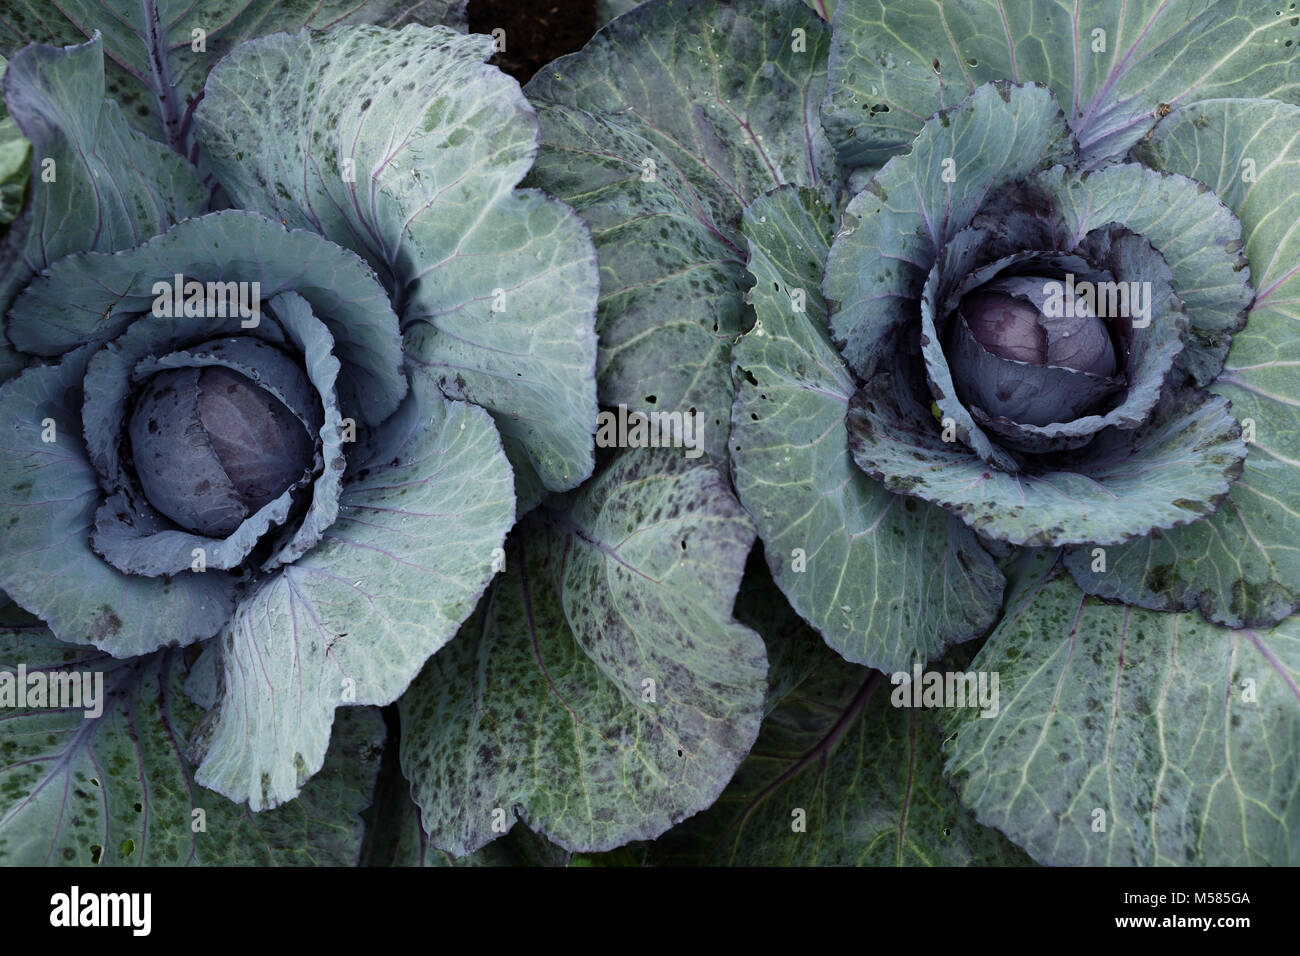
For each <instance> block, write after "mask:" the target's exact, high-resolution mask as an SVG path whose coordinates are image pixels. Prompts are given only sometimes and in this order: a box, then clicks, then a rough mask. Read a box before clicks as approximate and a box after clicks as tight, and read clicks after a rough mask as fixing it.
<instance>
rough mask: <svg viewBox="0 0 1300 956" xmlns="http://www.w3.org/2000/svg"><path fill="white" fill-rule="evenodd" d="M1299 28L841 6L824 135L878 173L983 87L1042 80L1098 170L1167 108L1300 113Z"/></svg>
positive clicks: (1162, 11)
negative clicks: (1207, 105)
mask: <svg viewBox="0 0 1300 956" xmlns="http://www.w3.org/2000/svg"><path fill="white" fill-rule="evenodd" d="M1295 19H1296V18H1295V8H1293V7H1292V8H1288V7H1286V6H1284V5H1283V4H1280V3H1279V4H1277V5H1274V4H1263V3H1259V2H1257V0H1192V2H1184V3H1170V2H1169V0H1078V2H1076V3H1073V4H1063V3H1061V2H1059V0H1016V2H1014V3H1009V2H1005V0H933V2H926V3H921V2H904V3H898V2H896V0H844V2H842V3H840V4H839V5H838V9H837V10H836V13H835V21H834V22H835V40H834V43H833V44H832V46H831V60H830V64H831V82H830V88H829V91H828V93H827V97H826V104H825V108H824V115H825V120H826V127H827V132H828V133H829V135H830V136H831V138H832V140H834V142H835V143H836V145H837V146H838V147H839V148H840V150H841V156H842V158H843V160H844V161H845V162H846V163H848V164H849V165H861V164H863V163H868V162H874V163H881V162H883V161H884V160H885V158H886V157H888V156H889V155H891V154H893V153H895V152H897V151H898V150H900V149H903V148H906V146H907V145H908V143H910V142H911V140H912V138H913V137H914V136H915V135H916V134H917V132H918V131H919V130H920V129H921V125H922V123H923V122H924V120H925V119H926V117H928V116H930V115H931V114H933V113H934V112H935V111H936V110H939V109H942V108H944V107H945V106H949V105H951V104H953V103H955V102H957V101H958V100H960V99H962V98H963V97H964V96H966V95H967V94H968V93H970V92H971V91H972V90H974V89H975V88H976V87H978V86H980V85H981V84H983V83H987V82H988V81H989V80H995V79H1003V78H1008V79H1011V80H1013V81H1014V82H1016V83H1020V82H1031V81H1037V82H1042V83H1046V84H1047V85H1048V86H1049V87H1050V88H1051V90H1052V92H1053V93H1055V94H1056V97H1057V99H1058V100H1060V102H1061V103H1062V104H1063V105H1064V106H1065V108H1066V110H1067V117H1066V118H1067V119H1068V121H1069V123H1070V128H1071V129H1073V130H1074V132H1075V135H1077V136H1078V138H1079V145H1080V149H1081V150H1082V153H1083V157H1084V159H1085V161H1086V162H1088V163H1089V164H1090V165H1095V164H1097V163H1100V162H1102V161H1104V160H1105V159H1106V158H1107V157H1113V156H1120V155H1122V154H1123V153H1124V152H1126V151H1127V150H1128V148H1129V147H1130V146H1132V145H1133V144H1134V143H1136V142H1137V141H1138V140H1139V139H1140V138H1141V136H1142V135H1143V134H1144V133H1145V132H1146V131H1147V130H1148V129H1150V128H1151V126H1152V125H1153V124H1154V123H1155V121H1156V116H1157V113H1156V110H1157V106H1158V105H1159V104H1161V103H1165V104H1173V105H1182V104H1186V103H1189V102H1191V101H1193V100H1200V99H1206V98H1209V97H1216V96H1270V97H1277V98H1279V99H1284V100H1287V101H1290V102H1296V101H1297V100H1298V99H1300V59H1297V57H1296V56H1295V47H1294V46H1293V45H1292V44H1293V43H1295V42H1300V30H1298V29H1297V28H1296V23H1294V22H1292V21H1293V20H1295Z"/></svg>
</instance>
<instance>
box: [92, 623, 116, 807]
mask: <svg viewBox="0 0 1300 956" xmlns="http://www.w3.org/2000/svg"><path fill="white" fill-rule="evenodd" d="M121 630H122V619H121V618H120V617H118V616H117V614H116V613H115V612H114V611H113V609H112V608H111V607H109V606H108V605H107V604H101V605H100V607H99V610H98V612H97V613H96V615H95V618H94V620H92V621H91V622H90V641H91V643H92V644H98V643H100V642H101V641H103V640H106V639H108V638H112V637H114V636H116V635H117V634H118V633H119V632H120V631H121ZM91 782H92V783H94V781H93V780H92V781H91Z"/></svg>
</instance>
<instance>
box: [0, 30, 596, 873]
mask: <svg viewBox="0 0 1300 956" xmlns="http://www.w3.org/2000/svg"><path fill="white" fill-rule="evenodd" d="M87 6H88V7H92V6H95V5H87ZM118 6H119V9H118V10H117V11H116V12H114V11H113V10H109V9H107V8H99V7H97V6H96V7H95V9H94V10H90V9H88V10H87V11H86V13H87V16H86V17H85V18H84V19H83V18H81V17H71V18H70V19H71V21H72V22H75V23H76V26H77V28H78V29H80V30H83V31H84V32H85V33H86V34H88V35H89V38H88V39H87V38H85V37H82V38H80V42H77V43H74V44H71V45H62V46H61V45H57V43H41V42H32V43H28V44H21V43H19V44H17V45H18V46H19V49H17V51H16V52H13V53H12V55H11V57H10V59H9V61H8V64H7V71H6V73H5V76H4V93H5V102H6V104H7V111H8V113H7V118H6V119H5V121H4V124H5V125H4V127H2V128H0V135H3V136H5V137H7V138H6V139H5V140H4V141H3V143H4V145H3V148H4V149H5V150H6V151H8V150H11V149H19V150H21V156H22V160H23V162H22V163H21V164H19V165H21V166H22V168H23V171H24V172H29V176H28V177H27V182H26V199H25V208H23V209H22V212H21V215H19V216H18V217H17V218H16V219H15V220H14V221H13V223H12V224H11V225H10V226H9V228H8V231H7V233H6V234H5V237H4V251H3V257H4V259H5V263H6V271H5V275H4V284H3V296H4V298H3V303H4V336H5V348H4V350H3V353H2V357H3V360H4V362H5V369H6V377H7V378H8V381H7V382H6V383H5V384H4V385H3V386H2V387H0V423H2V424H0V447H2V449H3V450H2V451H0V458H3V464H0V511H2V512H3V517H0V526H2V527H3V529H4V530H3V539H2V541H0V588H3V591H4V592H5V593H6V594H7V595H8V596H9V598H10V599H12V602H13V606H11V607H10V608H9V611H8V612H7V613H6V641H5V649H4V661H5V667H6V676H7V677H9V678H12V677H13V676H14V674H15V672H18V671H19V668H20V667H21V668H25V669H27V671H28V676H29V677H37V678H39V680H38V682H37V683H39V685H40V686H41V687H44V688H47V689H49V688H56V684H55V680H56V678H57V679H59V680H63V679H65V678H68V677H69V675H70V676H71V680H70V681H69V683H75V684H77V685H78V686H80V677H81V676H83V675H84V676H86V678H87V682H86V684H85V688H86V695H87V697H88V698H89V697H91V696H92V694H93V692H92V690H91V683H90V677H91V676H94V677H95V679H96V680H102V681H104V682H105V683H106V684H107V687H106V688H105V689H104V690H103V692H102V694H100V695H98V699H97V702H92V701H90V700H87V701H86V706H85V707H84V708H81V709H78V710H75V711H72V710H69V709H68V708H67V706H66V702H65V704H64V706H63V707H62V709H59V710H44V709H42V708H45V707H52V706H55V705H56V704H57V703H58V701H56V700H55V699H54V698H53V697H52V696H49V697H48V699H47V695H46V692H45V691H44V690H43V691H42V692H41V693H40V694H39V695H38V694H35V693H33V694H30V695H28V694H26V693H25V691H26V690H27V688H25V687H24V688H23V689H22V690H20V691H19V696H18V697H17V699H15V694H14V686H13V682H12V680H11V681H10V682H9V683H8V686H7V691H6V693H7V694H8V696H7V697H6V698H5V700H4V703H5V704H6V705H7V706H8V707H15V706H17V707H19V708H21V710H20V712H19V714H18V715H17V719H15V720H12V721H11V720H9V719H6V730H7V732H6V734H5V737H4V742H3V748H4V756H5V759H4V761H3V764H4V768H3V771H0V772H2V773H3V775H4V778H5V793H6V795H7V797H6V806H5V810H4V813H3V820H2V823H0V830H2V831H3V832H4V834H5V837H4V841H3V842H4V844H5V856H6V859H7V860H10V861H26V862H53V863H59V862H65V861H67V862H74V863H92V862H94V863H99V862H101V861H103V862H112V863H122V862H126V863H132V862H147V863H159V862H215V861H223V860H224V861H227V862H230V861H236V860H245V859H247V858H249V857H252V858H253V859H254V860H257V859H262V861H263V862H269V861H270V860H277V861H279V862H286V861H289V862H291V861H294V860H297V859H311V858H312V856H313V854H319V857H320V858H323V859H326V860H335V861H338V862H343V861H349V860H350V861H353V862H355V858H356V855H357V852H358V851H357V844H356V840H355V839H354V838H353V837H354V835H355V834H356V833H359V832H360V821H359V820H358V818H357V817H356V813H357V812H358V811H359V810H360V809H361V808H363V807H364V806H366V805H367V803H369V802H370V800H371V796H372V791H373V787H374V782H375V774H376V772H377V770H378V755H379V753H380V752H381V751H382V749H383V746H384V743H385V732H384V727H383V722H382V720H380V718H379V717H378V714H377V712H376V711H374V710H373V709H368V710H356V711H355V713H349V714H348V715H347V716H343V717H340V718H339V720H338V721H337V723H338V724H339V725H340V726H341V727H342V730H341V731H340V733H341V734H342V737H343V739H344V745H343V749H342V751H341V752H340V753H339V755H338V756H337V757H331V758H330V760H329V761H328V762H327V759H326V758H327V747H328V745H329V743H330V738H331V729H332V727H334V726H335V724H336V719H335V712H336V709H337V708H340V707H342V708H344V709H345V710H347V711H352V710H353V708H352V707H350V706H349V705H366V704H372V705H374V704H378V705H383V704H389V703H391V702H392V701H394V700H395V699H396V698H397V697H398V696H399V695H400V694H401V693H402V691H403V690H405V688H406V687H407V686H408V685H409V684H410V682H411V681H412V679H413V678H414V677H415V675H416V674H417V673H418V672H419V670H420V669H421V667H422V666H423V665H424V663H425V662H426V660H428V659H429V658H430V657H431V656H432V655H434V653H435V652H437V651H438V650H439V649H440V648H441V647H443V645H445V644H446V643H447V642H448V641H449V640H450V639H451V638H452V637H453V636H454V635H455V634H456V631H457V629H458V628H459V626H460V625H461V623H462V622H463V621H464V620H465V619H466V618H467V617H469V615H470V614H471V613H472V612H473V611H474V608H475V605H476V602H477V600H478V598H479V596H480V595H481V594H482V593H483V591H484V589H485V588H486V587H487V585H488V583H489V581H490V580H491V579H492V578H493V577H494V576H495V575H496V574H498V573H499V572H500V571H501V569H502V567H503V562H504V550H503V545H504V543H505V538H506V534H507V532H508V531H509V530H510V529H511V527H512V526H513V525H514V523H515V520H516V517H517V516H520V515H522V514H523V513H525V512H526V511H527V510H529V509H530V508H531V507H533V506H534V505H535V504H536V502H537V501H538V500H539V499H540V498H541V497H542V496H543V495H544V494H546V493H548V492H552V491H565V490H569V489H572V488H574V487H576V486H577V485H578V484H579V483H580V482H581V481H582V480H583V479H584V478H586V477H588V476H589V475H590V474H591V472H592V469H593V465H594V449H593V438H592V435H593V431H594V422H595V415H596V396H595V379H594V359H595V335H594V330H593V313H594V305H595V290H596V287H597V272H596V264H595V258H594V253H593V250H592V245H591V240H590V237H589V234H588V231H587V229H586V227H585V226H584V225H583V224H582V223H581V221H580V220H579V219H578V218H577V217H576V216H575V214H574V213H573V212H572V210H570V209H569V208H568V207H566V206H565V205H563V204H562V203H560V202H557V201H556V200H553V199H551V198H550V197H547V196H544V195H542V194H540V193H539V192H537V191H534V190H517V189H515V188H514V187H515V186H516V184H517V183H518V181H519V179H520V178H521V177H522V176H523V174H524V173H525V172H526V171H527V169H528V167H529V165H530V163H531V161H532V157H533V153H534V152H535V149H536V136H537V133H536V124H535V121H534V119H533V113H532V110H531V109H530V108H529V106H528V104H527V103H526V101H525V100H524V98H523V96H522V94H521V92H520V89H519V87H518V84H517V83H516V82H515V81H513V80H511V79H510V78H508V77H506V76H505V75H504V74H502V73H500V72H499V71H498V70H496V69H495V68H494V67H490V66H487V65H486V64H485V63H484V62H483V61H484V60H485V59H486V58H487V57H488V56H490V54H491V38H489V37H472V36H466V35H464V34H460V33H457V32H456V31H454V30H452V29H449V28H447V27H443V26H436V25H435V26H424V25H421V24H419V23H412V22H399V19H394V17H395V14H393V13H392V12H391V11H389V10H388V9H387V8H386V7H385V6H384V5H374V6H373V7H372V8H370V9H368V10H366V11H363V12H362V13H359V14H357V13H355V11H350V13H351V14H354V15H351V20H352V21H353V23H352V24H350V25H341V24H338V23H337V22H336V21H335V20H334V19H333V18H332V17H333V15H331V17H324V15H325V13H326V12H328V11H321V10H315V12H314V13H313V10H312V9H311V8H315V7H317V6H318V5H308V7H309V9H308V10H307V11H306V12H299V11H298V10H297V7H296V6H295V5H275V4H266V5H263V6H265V7H266V8H267V9H266V10H263V11H262V14H263V15H262V16H252V13H253V12H254V11H247V12H248V13H249V14H250V15H249V16H248V17H246V18H242V19H236V20H234V21H232V22H223V21H220V20H214V21H211V22H209V20H207V19H205V16H206V14H205V13H204V11H202V10H198V11H195V10H193V9H188V8H184V9H183V5H180V4H172V5H166V4H164V5H160V6H159V9H157V10H155V9H153V7H152V5H145V6H144V7H143V8H142V7H141V6H140V5H138V4H120V5H118ZM25 9H26V8H21V7H20V8H19V9H17V10H16V12H15V14H14V19H9V20H7V21H6V26H7V28H9V29H10V30H11V31H13V32H18V33H21V34H22V36H21V39H23V40H26V39H32V40H42V39H50V40H53V41H64V40H67V39H70V37H68V36H66V35H65V34H64V33H63V32H62V31H64V30H71V29H72V22H69V23H67V24H65V25H63V26H60V25H59V24H58V23H54V24H53V25H51V21H50V19H49V18H48V17H45V16H40V17H37V16H35V15H33V18H32V19H31V20H23V19H22V14H23V12H24V10H25ZM336 12H337V11H336ZM409 12H410V11H409V10H408V11H406V14H409ZM420 12H421V13H428V10H427V9H423V10H421V11H420ZM406 14H403V16H406ZM314 15H320V16H321V17H324V19H320V20H313V19H312V17H313V16H314ZM8 16H9V14H8V13H6V17H8ZM366 20H371V21H376V22H374V23H367V22H364V21H366ZM435 20H436V18H435ZM356 21H362V22H356ZM303 27H306V28H307V29H302V28H303ZM318 27H329V29H326V30H321V29H317V28H318ZM38 28H39V29H38ZM160 29H161V30H162V32H159V31H160ZM286 29H287V30H289V31H290V32H275V31H283V30H286ZM42 30H50V31H51V35H49V36H47V35H46V34H44V33H42V32H40V31H42ZM101 31H102V32H101ZM258 34H267V35H260V36H259V35H258ZM12 39H13V37H12V36H9V37H7V40H12ZM150 60H152V61H153V62H155V64H156V66H157V68H155V69H153V70H152V71H148V70H142V69H140V65H141V64H142V63H144V62H148V61H150ZM106 63H108V64H109V69H108V70H107V71H106V68H105V64H106ZM159 64H160V65H159ZM106 83H107V84H109V87H113V88H114V89H112V90H111V91H112V92H114V93H116V94H117V96H116V97H115V96H109V95H106ZM10 124H12V125H13V126H14V127H15V128H16V133H17V134H20V135H16V136H14V137H10V130H9V125H10ZM8 155H9V154H8V152H6V153H5V154H4V156H5V157H6V161H7V157H8ZM28 159H30V167H28V165H27V162H28ZM5 169H6V170H7V169H8V167H7V166H6V167H5ZM7 182H8V180H7ZM17 188H18V191H19V195H20V196H21V195H22V189H23V184H22V182H21V181H19V182H18V184H17ZM5 196H6V202H8V196H9V192H8V191H6V193H5ZM20 611H22V612H27V613H26V614H23V613H20ZM47 673H48V675H49V681H48V684H47V682H46V680H45V675H46V674H47ZM19 680H20V681H21V678H20V679H19ZM37 683H33V684H32V686H33V687H36V686H37ZM0 690H4V689H3V688H0ZM49 692H50V694H52V693H53V690H50V691H49ZM203 708H208V711H207V713H206V715H205V714H204V713H203ZM83 711H84V713H83ZM38 730H39V731H40V732H39V733H38V732H37V731H38ZM47 732H48V733H47ZM323 766H326V767H327V772H326V774H325V779H323V780H322V781H320V782H319V783H312V782H310V781H312V778H313V776H314V775H315V774H317V772H318V771H321V770H322V767H323ZM196 783H197V784H198V785H200V786H195V784H196ZM304 786H307V787H311V788H312V789H310V790H309V792H308V793H307V795H306V796H305V797H304V798H303V800H301V801H297V802H296V803H295V804H294V809H292V810H290V811H287V812H286V813H280V814H279V815H276V814H268V815H267V816H266V817H265V818H262V817H261V816H254V817H248V816H247V810H244V809H241V807H240V806H239V805H240V804H246V805H247V808H248V809H251V810H253V811H262V810H269V809H270V808H273V807H276V806H279V805H280V804H283V803H285V802H286V801H291V800H293V799H294V798H295V797H297V796H298V795H299V794H300V792H301V791H302V790H303V788H304ZM203 788H208V789H203ZM214 791H215V792H214ZM187 793H188V794H189V795H188V797H187V796H186V794H187ZM231 801H233V802H231ZM245 818H247V820H255V821H257V822H252V823H250V822H247V820H246V819H245ZM317 819H320V820H321V821H322V822H323V824H325V826H326V830H327V831H329V832H334V833H335V834H336V835H335V836H333V837H330V836H323V837H322V839H321V841H320V842H319V845H312V844H310V843H308V844H307V845H303V843H302V840H301V839H300V838H295V837H294V835H293V834H294V833H295V831H301V828H302V827H303V826H304V825H307V824H306V822H309V821H314V820H317ZM200 821H201V823H202V825H200ZM331 821H332V822H331ZM192 823H193V826H192ZM330 827H333V828H335V829H334V830H332V831H331V830H330V829H329V828H330ZM208 834H212V835H211V836H208ZM250 845H251V846H252V847H253V848H251V849H250ZM266 854H269V857H270V859H267V858H265V855H266ZM259 855H261V856H259Z"/></svg>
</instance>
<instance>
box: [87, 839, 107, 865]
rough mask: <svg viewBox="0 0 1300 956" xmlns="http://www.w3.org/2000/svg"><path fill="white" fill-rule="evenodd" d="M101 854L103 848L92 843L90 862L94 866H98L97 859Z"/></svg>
mask: <svg viewBox="0 0 1300 956" xmlns="http://www.w3.org/2000/svg"><path fill="white" fill-rule="evenodd" d="M103 852H104V848H103V847H102V846H100V845H99V844H98V843H92V844H91V845H90V862H91V863H93V864H95V866H99V857H100V854H101V853H103Z"/></svg>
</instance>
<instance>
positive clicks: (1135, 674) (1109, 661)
mask: <svg viewBox="0 0 1300 956" xmlns="http://www.w3.org/2000/svg"><path fill="white" fill-rule="evenodd" d="M1008 577H1009V578H1011V580H1012V587H1011V588H1010V590H1009V593H1008V596H1007V614H1006V616H1005V617H1004V618H1003V620H1002V622H1001V623H1000V624H999V625H998V627H997V629H996V630H995V631H994V632H993V634H992V635H990V637H989V639H988V642H987V643H986V644H985V645H984V647H983V648H982V649H981V651H980V653H979V654H978V655H976V657H975V660H974V662H973V663H972V667H973V668H975V669H980V670H988V671H993V672H996V673H998V674H999V697H1000V701H999V712H998V715H997V716H996V717H993V718H988V719H985V718H981V717H980V716H979V714H978V712H972V711H970V710H963V709H953V710H952V711H950V712H949V715H948V718H947V720H946V722H945V733H947V734H949V735H952V736H953V738H954V739H953V740H952V742H951V743H950V744H949V745H948V752H949V754H950V756H949V760H948V763H947V764H946V766H945V768H944V769H945V773H946V774H947V776H948V778H949V780H951V781H952V783H953V785H954V786H955V787H956V788H957V792H958V794H959V795H960V797H961V798H962V802H963V803H965V804H966V805H967V806H969V807H970V808H971V809H973V810H974V811H975V815H976V817H977V818H978V819H979V820H980V822H981V823H984V824H986V825H988V826H994V827H997V828H998V829H999V830H1001V831H1002V832H1003V833H1005V834H1007V835H1008V836H1009V837H1010V838H1011V839H1012V840H1014V841H1015V842H1016V843H1018V844H1019V845H1020V846H1022V847H1024V848H1025V849H1026V850H1027V851H1028V852H1029V853H1030V854H1031V855H1032V856H1033V857H1035V858H1036V859H1037V860H1039V861H1040V862H1043V863H1055V864H1066V865H1119V866H1133V865H1178V866H1182V865H1187V864H1200V865H1210V866H1227V865H1236V866H1242V865H1252V866H1258V865H1267V864H1272V865H1279V866H1286V865H1295V863H1296V862H1297V860H1298V859H1300V839H1297V834H1300V692H1298V691H1297V681H1298V680H1300V619H1298V618H1295V617H1291V618H1287V619H1286V620H1284V621H1282V622H1281V623H1280V624H1278V625H1277V626H1276V627H1274V628H1272V629H1271V630H1264V631H1260V630H1254V629H1251V628H1247V629H1245V630H1240V631H1230V630H1227V629H1225V628H1222V627H1219V626H1218V625H1214V624H1209V623H1206V621H1205V620H1204V619H1203V618H1202V617H1201V615H1199V614H1195V613H1192V614H1166V613H1159V612H1154V611H1146V610H1142V609H1140V608H1130V607H1125V606H1123V605H1111V604H1104V603H1102V602H1100V601H1098V600H1097V599H1096V598H1092V597H1089V596H1087V595H1085V594H1083V593H1082V592H1081V591H1080V590H1079V589H1078V588H1077V587H1076V586H1075V585H1074V583H1073V582H1072V581H1071V580H1070V578H1069V576H1068V575H1067V574H1065V573H1064V572H1063V570H1062V569H1061V568H1060V566H1059V565H1057V564H1056V563H1055V555H1054V554H1044V553H1041V552H1039V553H1031V554H1027V555H1025V556H1023V557H1022V558H1021V559H1019V561H1018V563H1017V565H1016V566H1015V567H1014V568H1011V569H1008ZM1102 824H1104V829H1102Z"/></svg>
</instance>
